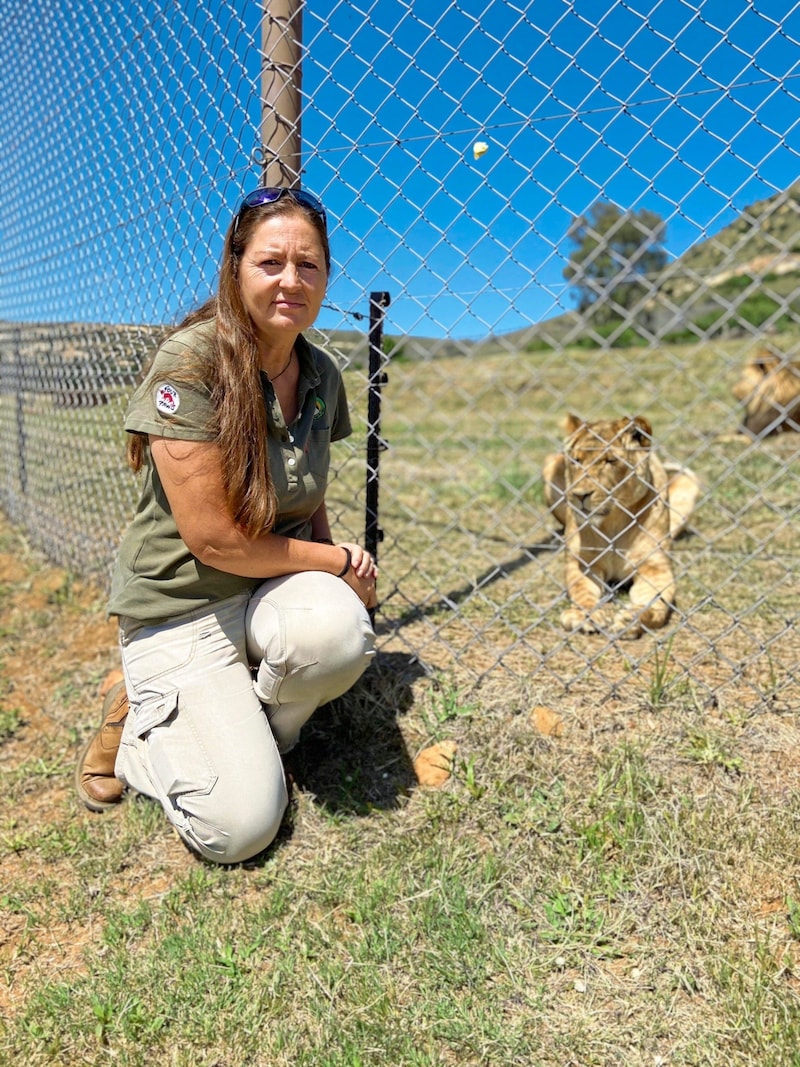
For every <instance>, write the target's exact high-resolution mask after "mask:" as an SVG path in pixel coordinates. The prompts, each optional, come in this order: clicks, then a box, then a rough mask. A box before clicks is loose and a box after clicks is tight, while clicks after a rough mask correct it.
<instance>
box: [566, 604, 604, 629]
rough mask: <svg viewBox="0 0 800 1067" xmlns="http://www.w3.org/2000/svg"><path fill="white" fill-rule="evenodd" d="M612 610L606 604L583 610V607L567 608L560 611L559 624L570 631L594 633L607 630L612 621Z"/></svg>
mask: <svg viewBox="0 0 800 1067" xmlns="http://www.w3.org/2000/svg"><path fill="white" fill-rule="evenodd" d="M614 614H615V613H614V611H613V609H612V608H609V607H607V606H604V607H599V608H593V609H592V610H591V611H585V610H584V609H583V608H576V607H572V608H567V609H566V610H565V611H563V612H562V613H561V625H562V626H563V627H564V629H565V630H569V631H570V632H571V633H582V634H596V633H602V632H603V631H607V630H609V629H610V628H611V626H612V625H613V622H614Z"/></svg>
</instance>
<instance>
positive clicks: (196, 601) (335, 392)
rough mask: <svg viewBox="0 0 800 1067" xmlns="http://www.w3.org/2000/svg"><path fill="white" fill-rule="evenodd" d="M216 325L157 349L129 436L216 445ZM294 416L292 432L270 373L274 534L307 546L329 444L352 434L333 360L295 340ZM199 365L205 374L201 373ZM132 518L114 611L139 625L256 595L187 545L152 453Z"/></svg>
mask: <svg viewBox="0 0 800 1067" xmlns="http://www.w3.org/2000/svg"><path fill="white" fill-rule="evenodd" d="M214 330H215V320H213V319H212V320H209V321H207V322H202V323H199V324H196V325H194V326H191V327H189V328H188V329H185V330H181V331H179V332H178V333H176V334H174V335H173V336H172V337H170V338H169V339H168V340H167V341H166V342H165V343H164V344H163V345H162V346H161V348H160V349H159V351H158V352H157V354H156V357H155V359H154V361H153V364H152V366H151V367H150V369H149V371H148V373H147V375H146V377H145V379H144V381H143V382H142V384H141V385H140V386H139V388H138V389H137V390H136V392H135V393H134V394H133V397H132V398H131V401H130V405H129V408H128V413H127V416H126V419H125V429H126V430H127V431H129V432H134V431H136V432H139V433H146V434H153V435H154V436H156V437H167V438H172V439H175V440H181V441H212V440H214V432H213V430H209V427H210V426H212V425H213V409H212V404H211V395H210V389H209V387H208V385H207V384H206V383H205V382H204V381H203V376H202V367H203V364H204V362H206V361H210V360H211V359H213V347H212V342H213V336H214ZM295 351H296V353H297V357H298V361H299V364H300V377H299V381H298V401H299V408H298V415H297V418H296V419H295V421H294V422H293V423H292V424H291V425H290V426H287V425H286V423H285V422H284V419H283V413H282V411H281V406H280V404H279V402H278V400H277V398H276V396H275V392H274V390H273V388H272V385H271V384H270V381H269V379H268V378H267V376H266V374H263V373H262V375H261V388H262V391H263V396H264V406H265V408H266V413H267V427H268V437H269V441H268V446H269V464H270V474H271V476H272V480H273V483H274V485H275V491H276V494H277V499H278V517H277V520H276V522H275V526H274V528H273V532H274V533H277V534H282V535H284V536H286V537H295V538H300V539H303V540H308V539H310V537H311V517H312V515H313V514H314V513H315V512H316V511H317V509H318V508H319V506H320V504H321V503H322V502H323V500H324V498H325V490H326V488H327V484H328V471H329V465H330V445H331V442H333V441H339V440H341V439H342V438H343V437H347V436H348V435H349V434H350V433H351V432H352V428H351V425H350V416H349V413H348V409H347V398H346V396H345V391H344V385H343V383H342V376H341V373H340V371H339V368H338V366H337V365H336V363H335V362H334V360H333V359H332V358H331V357H330V356H329V355H328V354H327V353H326V352H323V351H322V350H321V349H319V348H317V347H315V346H314V345H312V344H309V342H308V341H306V339H305V338H304V337H302V336H301V337H299V338H298V340H297V343H296V345H295ZM198 368H199V371H200V373H199V374H198V373H197V370H198ZM142 476H143V482H142V487H141V496H140V498H139V504H138V506H137V509H136V513H135V515H134V517H133V520H132V521H131V523H130V525H129V527H128V529H127V531H126V532H125V534H124V536H123V538H122V543H121V545H120V550H119V554H118V556H117V560H116V565H115V567H114V572H113V575H112V580H111V595H110V599H109V605H108V611H109V614H111V615H126V616H129V617H131V618H133V619H137V620H142V621H147V622H150V621H157V620H163V619H167V618H173V617H175V616H177V615H183V614H184V613H186V612H187V611H192V610H194V609H196V608H203V607H207V606H208V605H209V604H212V603H215V602H216V601H218V600H222V599H224V598H225V597H229V596H233V595H235V594H236V593H240V592H244V591H250V590H252V589H254V588H255V587H256V586H257V585H259V584H260V581H261V580H260V579H257V578H245V577H240V576H238V575H235V574H227V573H225V572H224V571H218V570H216V569H215V568H213V567H208V566H206V565H205V564H203V563H201V562H200V561H199V560H198V559H196V558H195V556H193V555H192V553H191V552H190V551H189V549H188V548H187V547H186V545H185V544H184V542H183V540H182V539H181V536H180V534H179V533H178V528H177V526H176V524H175V520H174V519H173V517H172V512H171V511H170V507H169V502H168V501H167V497H166V494H165V493H164V490H163V487H162V485H161V482H160V479H159V476H158V471H157V469H156V467H155V465H154V464H153V462H152V458H151V456H150V452H149V449H148V450H147V452H146V454H145V462H144V464H143V469H142Z"/></svg>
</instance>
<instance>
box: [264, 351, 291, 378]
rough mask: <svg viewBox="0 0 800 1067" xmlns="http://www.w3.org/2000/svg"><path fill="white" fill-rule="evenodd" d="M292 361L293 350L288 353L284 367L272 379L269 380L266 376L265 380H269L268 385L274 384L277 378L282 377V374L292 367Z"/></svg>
mask: <svg viewBox="0 0 800 1067" xmlns="http://www.w3.org/2000/svg"><path fill="white" fill-rule="evenodd" d="M293 359H294V349H292V351H291V352H290V353H289V360H288V362H287V364H286V366H285V367H284V368H283V370H279V371H278V373H277V374H276V375H275V377H274V378H270V377H269V375H267V378H268V379H269V383H270V385H272V383H273V382H276V381H277V380H278V378H280V377H281V375H283V374H285V373H286V372H287V370H288V369H289V367H290V366H291V365H292V360H293Z"/></svg>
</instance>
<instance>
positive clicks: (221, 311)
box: [128, 196, 330, 536]
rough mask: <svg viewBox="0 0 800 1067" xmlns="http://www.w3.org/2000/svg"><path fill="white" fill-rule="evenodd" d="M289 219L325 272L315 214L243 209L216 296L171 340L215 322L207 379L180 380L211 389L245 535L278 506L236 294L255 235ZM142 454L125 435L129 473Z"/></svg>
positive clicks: (292, 207) (141, 437)
mask: <svg viewBox="0 0 800 1067" xmlns="http://www.w3.org/2000/svg"><path fill="white" fill-rule="evenodd" d="M291 214H295V215H302V216H303V217H304V218H307V219H308V221H309V222H311V224H312V225H313V226H314V228H315V229H316V230H317V233H318V234H319V237H320V241H321V242H322V248H323V252H324V255H325V267H326V270H327V272H328V273H330V246H329V244H328V235H327V232H326V230H325V224H324V223H323V221H322V219H321V218H320V217H319V216H318V215H316V214H315V213H314V212H313V211H311V210H310V209H307V208H305V207H303V206H302V205H300V204H298V203H297V202H296V201H295V200H293V199H292V198H291V197H289V196H284V197H282V198H281V199H280V200H277V201H275V202H274V203H272V204H263V205H260V206H259V207H255V208H249V209H247V210H246V211H245V212H244V213H243V214H242V215H241V216H240V217H239V222H238V226H237V225H236V219H234V221H233V222H232V223H231V225H230V227H229V228H228V232H227V234H226V235H225V244H224V247H223V252H222V260H221V263H220V269H219V285H218V288H217V293H216V295H215V296H212V297H211V298H210V299H209V300H207V301H206V302H205V303H204V304H202V305H201V306H200V307H198V308H196V309H195V310H194V311H191V312H190V313H189V314H188V315H187V316H186V318H185V319H184V320H183V321H182V322H181V323H180V324H179V325H178V326H177V327H175V329H174V330H172V331H171V334H174V333H176V332H177V331H178V330H182V329H185V328H186V327H187V326H192V325H194V324H195V323H199V322H204V321H208V320H209V319H215V320H216V329H215V333H214V342H213V345H214V347H213V359H212V361H211V368H210V370H211V378H210V380H209V377H208V375H209V367H208V365H204V366H202V367H201V366H199V365H197V364H196V363H193V362H191V359H190V361H189V362H187V366H186V371H185V377H186V380H187V381H196V380H198V378H199V377H200V375H202V377H203V380H204V381H205V382H206V383H207V384H208V385H210V387H211V400H212V404H213V408H214V425H213V426H212V427H210V429H212V430H213V432H214V434H215V438H216V442H217V444H218V446H219V449H220V457H221V463H222V477H223V482H224V485H225V492H226V495H227V501H228V509H229V511H230V514H231V515H232V516H233V518H234V520H235V521H236V522H237V523H238V525H239V526H240V527H241V528H242V530H244V532H245V533H246V534H248V535H249V536H256V535H258V534H260V533H264V532H266V531H267V530H270V529H272V527H273V525H274V524H275V519H276V514H277V503H276V497H275V488H274V486H273V483H272V478H271V477H270V471H269V450H268V445H267V416H266V411H265V409H264V397H263V393H262V389H261V374H260V371H261V366H260V363H259V358H258V348H257V345H256V337H255V333H254V331H253V325H252V322H251V320H250V316H249V315H248V313H247V311H246V310H245V307H244V304H243V303H242V297H241V292H240V290H239V263H240V261H241V257H242V253H243V252H244V250H245V248H246V247H247V244H248V242H249V240H250V238H251V237H252V234H253V231H254V230H255V229H256V227H257V226H258V225H259V224H260V223H261V222H263V220H264V219H265V218H268V217H270V216H272V215H291ZM171 334H170V335H171ZM146 449H147V436H146V435H145V434H139V433H133V434H131V435H130V437H129V438H128V462H129V464H130V466H131V467H132V468H133V470H134V471H138V470H140V469H141V466H142V463H143V460H144V455H145V450H146Z"/></svg>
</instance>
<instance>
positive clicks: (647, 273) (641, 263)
mask: <svg viewBox="0 0 800 1067" xmlns="http://www.w3.org/2000/svg"><path fill="white" fill-rule="evenodd" d="M666 230H667V225H666V223H665V222H664V220H663V219H662V218H661V216H660V215H658V214H656V212H654V211H646V210H644V209H642V210H641V211H621V210H620V209H619V208H618V207H617V206H616V205H615V204H609V203H605V202H604V201H602V200H598V201H597V203H595V204H593V205H592V207H591V208H590V209H589V211H587V213H586V214H585V215H581V216H580V217H579V218H575V219H573V221H572V225H571V226H570V228H569V230H568V233H567V236H568V237H569V239H570V240H571V241H572V242H573V244H574V246H575V247H574V249H573V251H572V253H571V254H570V257H569V262H568V264H567V266H566V267H565V268H564V277H565V278H566V280H567V281H568V282H569V283H570V284H571V285H572V287H573V288H574V289H575V292H576V294H577V298H578V310H579V311H587V310H588V309H590V308H592V309H594V311H595V313H601V314H600V317H601V319H608V318H616V317H619V316H622V315H624V314H625V313H626V312H630V311H632V310H633V309H634V308H635V307H636V306H637V304H639V303H640V302H641V301H642V298H643V297H644V296H645V295H646V294H647V293H648V292H652V290H653V278H654V277H655V276H656V275H657V274H658V273H659V271H661V270H662V269H663V268H664V266H665V265H666V262H667V253H666V252H665V250H664V247H663V242H664V238H665V236H666Z"/></svg>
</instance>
